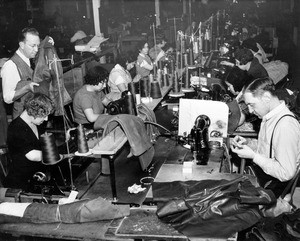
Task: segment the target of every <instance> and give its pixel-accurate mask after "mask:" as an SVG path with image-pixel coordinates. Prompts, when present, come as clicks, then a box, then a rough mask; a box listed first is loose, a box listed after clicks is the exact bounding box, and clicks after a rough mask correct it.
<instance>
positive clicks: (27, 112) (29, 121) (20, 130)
mask: <svg viewBox="0 0 300 241" xmlns="http://www.w3.org/2000/svg"><path fill="white" fill-rule="evenodd" d="M24 108H25V109H24V111H23V112H22V113H21V115H20V116H18V117H17V118H16V119H14V120H13V121H12V122H11V123H10V125H9V127H8V131H7V145H8V149H9V152H10V157H11V160H12V163H11V166H10V168H9V172H8V175H7V176H6V178H5V180H4V186H5V187H10V188H21V189H24V188H26V187H27V184H28V180H29V179H31V178H32V177H33V175H34V174H35V173H36V172H38V171H44V168H45V166H44V165H42V163H41V161H42V151H41V145H40V142H39V137H40V132H39V130H38V126H39V125H41V124H42V123H43V122H44V121H47V120H48V115H49V114H50V113H51V112H52V111H53V109H54V105H53V102H52V100H51V99H50V98H49V97H47V96H46V95H44V94H40V93H36V94H32V95H30V96H29V97H28V98H27V99H26V100H25V103H24Z"/></svg>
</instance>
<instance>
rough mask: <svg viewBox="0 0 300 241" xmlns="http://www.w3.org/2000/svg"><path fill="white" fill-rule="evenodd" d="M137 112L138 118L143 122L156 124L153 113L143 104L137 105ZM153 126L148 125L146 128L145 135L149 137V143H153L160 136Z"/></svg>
mask: <svg viewBox="0 0 300 241" xmlns="http://www.w3.org/2000/svg"><path fill="white" fill-rule="evenodd" d="M137 112H138V116H139V117H140V118H141V119H142V120H144V122H152V123H153V124H155V123H157V122H156V116H155V113H154V111H153V110H151V109H149V108H148V107H147V106H146V105H145V104H143V103H141V104H139V105H138V106H137ZM153 124H151V123H150V124H148V125H147V126H146V130H147V135H148V136H149V137H150V140H151V141H154V140H155V139H156V137H157V136H159V134H160V133H159V131H158V129H157V127H156V126H154V125H153Z"/></svg>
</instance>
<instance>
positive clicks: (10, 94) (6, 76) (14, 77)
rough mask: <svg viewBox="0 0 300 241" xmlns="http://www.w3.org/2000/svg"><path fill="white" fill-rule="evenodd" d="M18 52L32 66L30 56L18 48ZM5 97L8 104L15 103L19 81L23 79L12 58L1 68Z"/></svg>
mask: <svg viewBox="0 0 300 241" xmlns="http://www.w3.org/2000/svg"><path fill="white" fill-rule="evenodd" d="M16 53H17V54H18V55H19V56H20V57H21V58H22V59H23V60H24V61H25V62H26V63H27V64H28V66H30V61H29V58H27V57H25V55H24V54H22V53H21V51H20V50H19V49H18V50H17V51H16ZM1 78H2V90H3V99H4V101H5V102H6V103H7V104H11V103H13V98H14V96H15V93H16V91H15V89H16V86H17V84H18V82H19V81H20V80H21V78H20V75H19V71H18V69H17V66H16V64H15V63H14V62H13V61H12V60H8V61H6V62H5V64H4V65H3V67H2V69H1Z"/></svg>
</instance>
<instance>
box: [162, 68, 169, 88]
mask: <svg viewBox="0 0 300 241" xmlns="http://www.w3.org/2000/svg"><path fill="white" fill-rule="evenodd" d="M163 79H164V81H163V83H164V84H163V86H169V83H168V82H169V81H168V69H167V67H166V66H165V67H164V74H163Z"/></svg>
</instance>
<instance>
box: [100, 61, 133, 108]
mask: <svg viewBox="0 0 300 241" xmlns="http://www.w3.org/2000/svg"><path fill="white" fill-rule="evenodd" d="M134 66H135V61H134V60H133V59H132V58H131V57H128V58H127V59H126V58H119V59H118V60H117V64H116V65H115V66H114V68H113V69H112V70H111V72H110V74H109V77H108V82H107V84H108V86H109V89H110V92H109V93H108V94H107V95H106V96H105V98H104V99H103V101H102V103H103V104H104V105H105V106H107V105H108V104H109V103H110V102H111V101H115V100H118V99H120V98H121V95H122V92H124V91H126V90H128V84H129V83H130V82H132V81H133V80H132V75H131V72H132V70H133V67H134Z"/></svg>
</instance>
